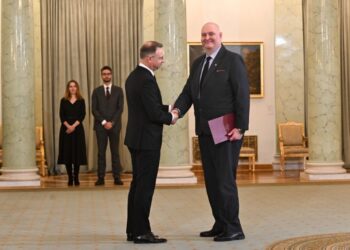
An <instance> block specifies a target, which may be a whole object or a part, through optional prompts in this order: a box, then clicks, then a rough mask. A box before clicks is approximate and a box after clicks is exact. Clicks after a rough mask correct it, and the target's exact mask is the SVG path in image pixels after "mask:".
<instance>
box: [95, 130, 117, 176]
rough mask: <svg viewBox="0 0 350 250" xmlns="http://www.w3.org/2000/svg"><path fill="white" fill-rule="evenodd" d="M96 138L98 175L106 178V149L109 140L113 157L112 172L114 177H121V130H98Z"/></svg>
mask: <svg viewBox="0 0 350 250" xmlns="http://www.w3.org/2000/svg"><path fill="white" fill-rule="evenodd" d="M96 139H97V147H98V156H97V163H98V169H97V175H98V177H99V178H104V177H105V175H106V150H107V143H108V140H109V147H110V152H111V157H112V172H113V177H114V178H115V177H119V175H120V172H121V164H120V156H119V130H116V129H113V128H112V129H110V130H106V129H104V130H96Z"/></svg>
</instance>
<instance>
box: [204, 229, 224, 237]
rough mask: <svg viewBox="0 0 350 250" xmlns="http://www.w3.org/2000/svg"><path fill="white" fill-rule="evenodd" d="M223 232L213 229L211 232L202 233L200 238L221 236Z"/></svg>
mask: <svg viewBox="0 0 350 250" xmlns="http://www.w3.org/2000/svg"><path fill="white" fill-rule="evenodd" d="M221 233H222V231H219V230H214V229H211V230H209V231H204V232H200V234H199V236H200V237H214V236H217V235H219V234H221Z"/></svg>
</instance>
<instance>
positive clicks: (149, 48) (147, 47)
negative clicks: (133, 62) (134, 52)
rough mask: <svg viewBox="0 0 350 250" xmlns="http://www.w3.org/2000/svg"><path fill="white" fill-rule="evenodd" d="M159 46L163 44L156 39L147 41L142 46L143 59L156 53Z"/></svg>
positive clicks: (141, 56)
mask: <svg viewBox="0 0 350 250" xmlns="http://www.w3.org/2000/svg"><path fill="white" fill-rule="evenodd" d="M157 48H163V44H161V43H159V42H156V41H148V42H145V43H144V44H143V45H142V46H141V48H140V58H141V59H143V58H145V57H146V56H148V55H150V54H154V53H155V52H156V50H157Z"/></svg>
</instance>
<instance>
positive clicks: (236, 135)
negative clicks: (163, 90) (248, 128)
mask: <svg viewBox="0 0 350 250" xmlns="http://www.w3.org/2000/svg"><path fill="white" fill-rule="evenodd" d="M169 108H170V110H171V112H170V113H171V114H172V116H173V119H172V121H171V124H172V125H174V124H175V123H176V122H177V120H178V119H179V118H180V111H179V109H177V108H174V107H173V106H172V105H170V106H169ZM227 137H228V138H229V140H230V141H235V140H240V139H242V137H243V133H241V131H240V129H238V128H234V129H232V130H231V131H230V132H229V133H227Z"/></svg>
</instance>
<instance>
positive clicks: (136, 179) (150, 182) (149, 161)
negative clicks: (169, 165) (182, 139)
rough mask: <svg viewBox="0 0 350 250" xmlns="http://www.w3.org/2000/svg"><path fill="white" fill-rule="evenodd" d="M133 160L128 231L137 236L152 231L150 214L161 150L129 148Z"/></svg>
mask: <svg viewBox="0 0 350 250" xmlns="http://www.w3.org/2000/svg"><path fill="white" fill-rule="evenodd" d="M129 151H130V154H131V160H132V171H133V173H132V181H131V184H130V190H129V196H128V217H127V226H126V233H128V234H129V233H131V234H133V235H135V236H138V235H143V234H147V233H149V232H151V225H150V222H149V215H150V211H151V204H152V198H153V193H154V188H155V186H156V179H157V173H158V168H159V159H160V149H159V150H135V149H132V148H129Z"/></svg>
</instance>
